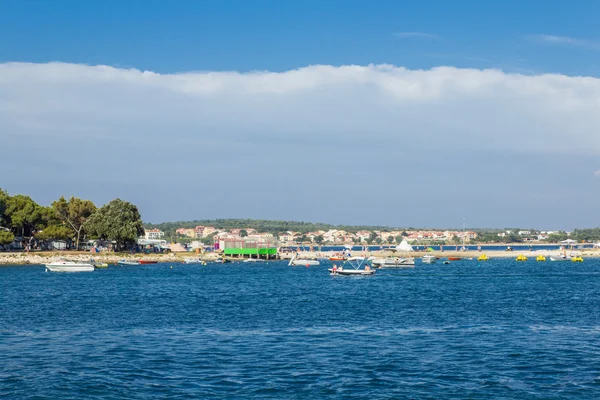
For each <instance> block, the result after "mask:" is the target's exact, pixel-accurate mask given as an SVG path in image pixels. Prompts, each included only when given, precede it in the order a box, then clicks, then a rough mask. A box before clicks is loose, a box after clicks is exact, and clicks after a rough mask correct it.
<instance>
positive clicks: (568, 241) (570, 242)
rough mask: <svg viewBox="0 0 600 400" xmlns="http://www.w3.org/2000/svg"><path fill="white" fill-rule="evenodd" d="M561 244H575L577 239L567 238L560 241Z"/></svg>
mask: <svg viewBox="0 0 600 400" xmlns="http://www.w3.org/2000/svg"><path fill="white" fill-rule="evenodd" d="M561 243H562V244H576V243H577V240H573V239H567V240H563V241H561Z"/></svg>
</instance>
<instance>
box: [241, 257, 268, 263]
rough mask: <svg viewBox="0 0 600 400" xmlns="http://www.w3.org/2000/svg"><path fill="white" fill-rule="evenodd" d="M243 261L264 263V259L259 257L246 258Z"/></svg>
mask: <svg viewBox="0 0 600 400" xmlns="http://www.w3.org/2000/svg"><path fill="white" fill-rule="evenodd" d="M244 262H245V263H264V262H265V260H262V259H260V258H246V259H245V260H244Z"/></svg>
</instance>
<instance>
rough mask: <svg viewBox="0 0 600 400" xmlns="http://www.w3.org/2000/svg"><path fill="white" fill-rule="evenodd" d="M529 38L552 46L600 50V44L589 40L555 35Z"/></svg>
mask: <svg viewBox="0 0 600 400" xmlns="http://www.w3.org/2000/svg"><path fill="white" fill-rule="evenodd" d="M529 38H530V39H531V40H533V41H536V42H539V43H545V44H551V45H563V46H565V45H566V46H573V47H581V48H586V49H591V50H600V42H599V41H594V40H588V39H578V38H573V37H569V36H555V35H543V34H542V35H531V36H529Z"/></svg>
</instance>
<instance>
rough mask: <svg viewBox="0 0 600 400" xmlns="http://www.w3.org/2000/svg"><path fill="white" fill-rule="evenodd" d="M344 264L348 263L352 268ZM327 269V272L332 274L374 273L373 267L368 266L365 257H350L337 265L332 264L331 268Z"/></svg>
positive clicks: (359, 274)
mask: <svg viewBox="0 0 600 400" xmlns="http://www.w3.org/2000/svg"><path fill="white" fill-rule="evenodd" d="M344 265H349V266H351V267H352V268H344ZM361 268H362V269H361ZM328 271H329V274H330V275H333V276H335V275H341V276H361V275H373V274H374V273H375V269H373V268H371V267H370V266H369V264H368V263H367V259H366V258H364V257H350V258H348V259H347V260H346V261H344V264H342V265H340V266H339V267H338V266H337V265H334V266H333V268H329V269H328Z"/></svg>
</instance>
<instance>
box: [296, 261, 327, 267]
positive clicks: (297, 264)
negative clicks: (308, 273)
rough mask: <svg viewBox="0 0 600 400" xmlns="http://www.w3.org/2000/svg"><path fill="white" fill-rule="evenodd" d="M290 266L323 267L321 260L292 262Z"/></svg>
mask: <svg viewBox="0 0 600 400" xmlns="http://www.w3.org/2000/svg"><path fill="white" fill-rule="evenodd" d="M290 265H294V266H305V265H313V266H314V265H321V263H320V262H319V260H292V261H291V262H290Z"/></svg>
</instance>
